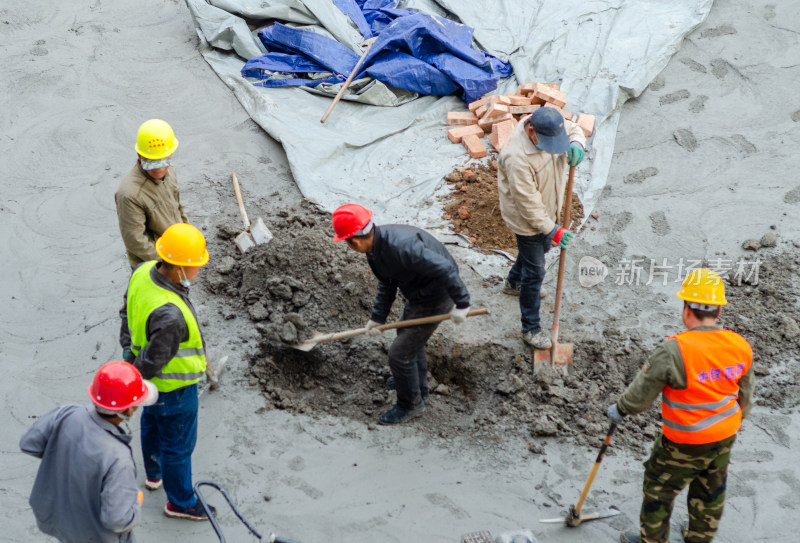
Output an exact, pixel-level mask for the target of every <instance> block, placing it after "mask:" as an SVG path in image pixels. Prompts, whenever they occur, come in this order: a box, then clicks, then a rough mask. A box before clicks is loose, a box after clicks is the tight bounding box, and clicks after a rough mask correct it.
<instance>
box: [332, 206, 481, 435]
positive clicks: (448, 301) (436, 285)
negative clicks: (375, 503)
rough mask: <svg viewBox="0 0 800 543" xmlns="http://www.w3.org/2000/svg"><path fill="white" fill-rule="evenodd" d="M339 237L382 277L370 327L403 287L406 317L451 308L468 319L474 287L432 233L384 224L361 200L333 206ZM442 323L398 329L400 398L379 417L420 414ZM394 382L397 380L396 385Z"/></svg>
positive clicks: (457, 319) (393, 365) (393, 361)
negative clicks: (431, 349) (433, 340)
mask: <svg viewBox="0 0 800 543" xmlns="http://www.w3.org/2000/svg"><path fill="white" fill-rule="evenodd" d="M333 230H334V232H335V234H336V235H335V237H334V238H333V241H335V242H338V241H343V240H344V241H346V242H347V246H348V247H350V248H351V249H352V250H354V251H356V252H359V253H365V254H366V255H367V262H368V263H369V267H370V268H371V269H372V272H373V273H374V274H375V277H377V278H378V293H377V295H376V296H375V301H374V303H373V305H372V314H371V316H370V319H369V320H368V321H367V324H366V328H367V329H368V330H370V332H369V334H370V335H377V334H379V333H380V330H376V329H375V327H377V326H379V325H381V324H384V323H385V322H386V317H387V316H388V315H389V311H390V310H391V309H392V303H394V299H395V296H396V295H397V289H398V288H399V289H400V292H401V293H402V294H403V296H404V297H405V299H406V304H405V308H404V309H403V317H402V318H403V320H406V319H415V318H419V317H428V316H430V315H438V314H443V313H450V316H451V319H452V320H453V322H454V323H455V324H462V323H463V322H465V321H466V320H467V313H468V312H469V292H467V287H466V286H464V282H463V281H462V280H461V277H460V276H459V274H458V266H457V265H456V262H455V260H453V257H452V256H450V253H448V252H447V249H445V248H444V245H442V244H441V243H439V241H437V240H436V238H434V237H433V236H432V235H430V234H429V233H427V232H425V231H424V230H421V229H419V228H416V227H414V226H408V225H397V224H391V225H381V226H377V225H375V223H373V221H372V211H370V210H369V209H366V208H365V207H363V206H360V205H358V204H344V205H343V206H341V207H339V208H337V209H336V210H335V211H334V212H333ZM437 326H438V323H433V324H424V325H420V326H410V327H407V328H398V329H397V338H396V339H395V340H394V341H393V342H392V345H391V347H389V367H390V369H391V371H392V378H393V380H394V387H395V389H396V390H397V403H396V404H395V405H394V407H392V408H391V409H390V410H389V411H387V412H386V413H383V414H382V415H381V416H380V418H379V420H380V422H381V423H382V424H398V423H401V422H405V421H407V420H410V419H413V418H415V417H419V416H420V415H422V413H423V412H424V411H425V401H424V400H425V399H426V398H427V397H428V394H429V390H428V362H427V360H426V358H425V344H426V343H427V341H428V338H430V337H431V334H433V332H434V330H436V327H437ZM390 386H391V385H390Z"/></svg>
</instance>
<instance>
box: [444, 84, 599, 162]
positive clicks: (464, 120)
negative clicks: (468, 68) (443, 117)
mask: <svg viewBox="0 0 800 543" xmlns="http://www.w3.org/2000/svg"><path fill="white" fill-rule="evenodd" d="M566 105H567V95H566V94H564V93H563V92H561V91H559V90H558V83H523V84H522V85H520V86H519V87H518V88H517V91H516V92H514V93H512V94H507V95H503V94H492V95H489V96H484V97H483V98H481V99H480V100H476V101H474V102H472V103H470V104H469V105H468V106H467V107H468V109H469V111H451V112H450V113H448V114H447V124H448V125H451V126H453V125H454V126H455V128H451V129H449V130H448V131H447V137H448V138H450V141H452V142H453V143H460V144H462V145H463V146H464V147H465V148H466V149H467V152H469V156H470V157H472V158H481V157H485V156H486V153H487V151H486V147H485V146H484V145H483V143H482V142H481V138H482V137H483V136H484V135H485V136H486V139H488V140H489V143H491V144H492V147H494V148H495V149H496V150H497V151H498V152H500V150H501V149H502V148H503V146H504V145H505V144H506V142H507V141H508V138H510V137H511V134H512V133H513V132H514V128H515V127H516V126H517V122H518V121H519V119H521V118H522V117H525V116H526V115H530V114H531V113H533V112H534V111H536V110H537V109H539V108H540V107H552V108H555V109H557V110H558V112H559V113H561V116H562V117H564V118H565V119H568V120H570V121H572V122H574V123H577V124H578V126H580V127H581V130H583V133H584V134H585V135H586V137H587V138H589V137H591V136H592V134H593V133H594V115H589V114H584V113H581V114H575V113H571V112H569V111H566V110H565V109H564V107H565V106H566Z"/></svg>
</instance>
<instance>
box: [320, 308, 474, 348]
mask: <svg viewBox="0 0 800 543" xmlns="http://www.w3.org/2000/svg"><path fill="white" fill-rule="evenodd" d="M488 314H489V310H488V309H485V308H481V309H472V310H471V311H469V313H467V317H477V316H478V315H488ZM449 318H450V313H445V314H443V315H433V316H430V317H420V318H418V319H408V320H405V321H397V322H393V323H391V324H381V325H380V326H376V328H377V329H378V330H380V331H381V332H383V331H385V330H393V329H395V328H405V327H407V326H419V325H420V324H431V323H434V322H442V321H446V320H448V319H449ZM366 333H367V329H366V328H356V329H355V330H347V331H345V332H336V333H333V334H325V335H324V336H318V337H316V338H312V340H313V341H315V342H317V343H323V342H325V341H336V340H337V339H347V338H349V337H355V336H361V335H363V334H366Z"/></svg>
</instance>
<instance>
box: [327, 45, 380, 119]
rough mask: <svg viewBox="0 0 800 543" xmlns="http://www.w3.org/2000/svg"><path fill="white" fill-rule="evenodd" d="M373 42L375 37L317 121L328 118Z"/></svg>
mask: <svg viewBox="0 0 800 543" xmlns="http://www.w3.org/2000/svg"><path fill="white" fill-rule="evenodd" d="M373 43H375V38H373V39H372V41H370V42H369V44H368V45H367V48H366V49H365V50H364V52H363V53H362V54H361V58H360V59H358V62H356V65H355V67H354V68H353V69H352V70H351V71H350V75H348V76H347V79H345V81H344V84H343V85H342V88H341V89H339V92H337V93H336V96H335V97H334V98H333V102H331V105H329V106H328V110H327V111H326V112H325V115H323V116H322V118H321V119H320V120H319V122H321V123H324V122H325V121H326V120H327V119H328V115H330V114H331V111H333V108H334V107H336V104H338V103H339V100H341V99H342V96H344V91H346V90H347V87H349V86H350V83H352V82H353V78H354V77H355V75H356V74H357V73H358V69H359V68H360V67H361V63H362V62H364V59H365V58H367V53H369V50H370V49H372V44H373Z"/></svg>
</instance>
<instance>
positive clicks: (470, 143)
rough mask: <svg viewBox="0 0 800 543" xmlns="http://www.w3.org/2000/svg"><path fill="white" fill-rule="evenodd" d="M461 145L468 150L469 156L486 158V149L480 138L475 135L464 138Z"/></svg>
mask: <svg viewBox="0 0 800 543" xmlns="http://www.w3.org/2000/svg"><path fill="white" fill-rule="evenodd" d="M461 143H462V144H463V145H464V147H465V148H466V149H467V152H468V153H469V156H470V157H472V158H483V157H485V156H486V147H484V146H483V144H482V143H481V140H480V138H478V136H475V135H473V134H470V135H468V136H464V138H463V139H462V140H461Z"/></svg>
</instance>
